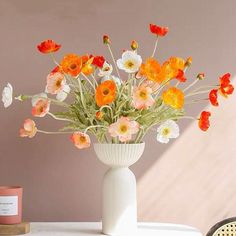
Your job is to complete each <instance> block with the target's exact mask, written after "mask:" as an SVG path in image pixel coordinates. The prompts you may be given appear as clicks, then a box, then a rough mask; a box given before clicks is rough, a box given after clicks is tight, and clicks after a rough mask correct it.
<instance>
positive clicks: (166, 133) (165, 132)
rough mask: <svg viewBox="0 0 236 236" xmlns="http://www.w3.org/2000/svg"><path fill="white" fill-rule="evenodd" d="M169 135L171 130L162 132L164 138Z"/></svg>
mask: <svg viewBox="0 0 236 236" xmlns="http://www.w3.org/2000/svg"><path fill="white" fill-rule="evenodd" d="M169 133H170V129H169V128H165V129H163V131H162V135H164V136H167V135H168V134H169Z"/></svg>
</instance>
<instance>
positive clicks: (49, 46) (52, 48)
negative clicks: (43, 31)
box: [37, 39, 61, 54]
mask: <svg viewBox="0 0 236 236" xmlns="http://www.w3.org/2000/svg"><path fill="white" fill-rule="evenodd" d="M37 48H38V50H39V51H40V52H41V53H45V54H46V53H50V52H56V51H58V50H59V49H60V48H61V45H60V44H56V43H55V42H54V41H53V40H51V39H48V40H45V41H43V42H41V43H40V44H39V45H38V46H37Z"/></svg>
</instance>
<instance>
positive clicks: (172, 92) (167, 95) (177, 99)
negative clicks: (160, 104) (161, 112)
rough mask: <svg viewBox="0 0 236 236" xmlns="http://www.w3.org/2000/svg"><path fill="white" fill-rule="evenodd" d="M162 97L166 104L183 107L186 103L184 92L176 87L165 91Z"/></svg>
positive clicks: (176, 107) (177, 107)
mask: <svg viewBox="0 0 236 236" xmlns="http://www.w3.org/2000/svg"><path fill="white" fill-rule="evenodd" d="M162 99H163V101H164V103H165V104H166V105H169V106H171V107H173V108H175V109H181V108H182V107H183V105H184V93H183V92H182V91H181V90H180V89H177V88H176V87H171V88H169V89H167V90H166V91H164V92H163V94H162Z"/></svg>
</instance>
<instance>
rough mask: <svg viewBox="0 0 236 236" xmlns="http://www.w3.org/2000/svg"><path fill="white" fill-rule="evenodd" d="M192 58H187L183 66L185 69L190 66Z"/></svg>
mask: <svg viewBox="0 0 236 236" xmlns="http://www.w3.org/2000/svg"><path fill="white" fill-rule="evenodd" d="M192 61H193V60H192V57H188V58H187V60H186V61H185V64H184V66H185V67H189V66H191V65H192Z"/></svg>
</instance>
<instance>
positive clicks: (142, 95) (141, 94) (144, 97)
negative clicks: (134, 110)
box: [139, 91, 147, 99]
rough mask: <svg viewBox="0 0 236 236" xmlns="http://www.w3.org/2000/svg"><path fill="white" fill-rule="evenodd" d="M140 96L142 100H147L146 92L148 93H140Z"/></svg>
mask: <svg viewBox="0 0 236 236" xmlns="http://www.w3.org/2000/svg"><path fill="white" fill-rule="evenodd" d="M139 96H140V97H141V98H142V99H147V92H146V91H140V93H139Z"/></svg>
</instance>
